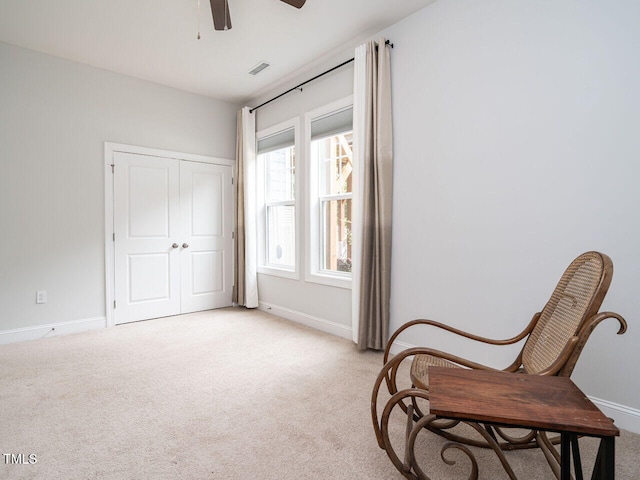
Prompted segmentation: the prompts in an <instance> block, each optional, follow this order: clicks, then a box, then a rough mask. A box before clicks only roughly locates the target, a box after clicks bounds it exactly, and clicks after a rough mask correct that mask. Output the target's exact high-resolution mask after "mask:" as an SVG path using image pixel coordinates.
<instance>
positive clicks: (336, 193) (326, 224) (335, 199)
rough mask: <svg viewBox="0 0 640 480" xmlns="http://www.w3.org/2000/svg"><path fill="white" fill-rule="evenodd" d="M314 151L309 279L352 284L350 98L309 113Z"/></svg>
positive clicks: (311, 153) (309, 137)
mask: <svg viewBox="0 0 640 480" xmlns="http://www.w3.org/2000/svg"><path fill="white" fill-rule="evenodd" d="M305 127H306V128H305V130H306V132H307V135H306V136H307V142H308V152H309V165H310V166H309V212H308V213H309V221H308V226H309V228H308V238H309V241H308V249H307V250H308V256H309V258H308V260H309V268H308V270H309V271H308V272H307V280H309V281H314V282H318V283H324V284H328V285H334V286H339V287H345V288H349V287H350V286H351V247H352V236H351V228H352V224H351V221H352V216H351V212H352V196H353V188H352V187H353V151H352V148H353V107H352V98H351V97H349V98H346V99H343V100H340V101H338V102H334V103H332V104H330V105H327V106H325V107H322V108H319V109H317V110H314V111H312V112H309V113H308V114H307V115H306V123H305Z"/></svg>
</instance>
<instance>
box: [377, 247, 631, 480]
mask: <svg viewBox="0 0 640 480" xmlns="http://www.w3.org/2000/svg"><path fill="white" fill-rule="evenodd" d="M612 275H613V263H612V261H611V259H610V258H609V257H608V256H607V255H604V254H602V253H599V252H586V253H583V254H582V255H580V256H579V257H578V258H576V259H575V260H574V261H573V262H572V263H571V264H570V265H569V267H568V268H567V269H566V271H565V272H564V274H563V275H562V277H561V278H560V281H559V282H558V285H557V286H556V288H555V290H554V291H553V293H552V295H551V298H550V299H549V301H548V302H547V304H546V305H545V306H544V308H543V309H542V311H540V312H538V313H536V314H535V315H534V316H533V318H532V319H531V321H530V322H529V324H528V325H527V327H526V328H525V329H524V330H523V331H522V332H521V333H520V334H518V335H516V336H515V337H513V338H509V339H506V340H493V339H489V338H484V337H481V336H478V335H474V334H471V333H468V332H464V331H461V330H459V329H456V328H453V327H450V326H448V325H445V324H443V323H439V322H435V321H432V320H424V319H419V320H413V321H410V322H408V323H406V324H404V325H403V326H402V327H400V328H399V329H398V330H397V331H396V332H395V333H394V334H393V336H392V337H391V338H390V339H389V342H388V343H387V347H386V349H385V352H384V358H383V362H384V367H383V368H382V370H381V371H380V374H379V375H378V378H377V379H376V382H375V385H374V388H373V393H372V398H371V413H372V420H373V426H374V430H375V434H376V438H377V441H378V445H379V446H380V448H382V449H384V450H385V451H386V452H387V455H389V457H390V458H391V460H392V462H393V463H394V464H395V465H396V467H397V468H398V469H399V470H400V472H401V473H403V475H405V476H406V477H407V478H427V477H426V476H424V477H421V476H418V477H416V476H414V475H413V474H411V473H410V469H411V465H407V461H406V460H405V463H404V464H403V463H402V462H401V461H400V460H399V458H398V456H397V455H396V453H395V452H394V450H393V446H392V445H391V441H390V439H389V432H388V422H389V416H390V415H391V411H392V410H393V408H394V407H396V406H400V407H401V408H402V410H403V411H404V412H405V413H406V414H408V415H410V416H411V417H412V418H411V419H408V420H412V422H420V421H421V420H422V421H421V422H420V423H421V425H422V426H423V427H424V428H425V429H427V430H430V431H431V432H433V433H436V434H438V435H440V436H442V437H444V438H446V439H448V440H450V441H453V442H456V443H458V444H466V445H471V446H476V447H484V448H492V449H494V450H498V451H497V452H496V453H498V456H499V457H500V459H501V461H502V462H503V465H504V464H505V462H506V460H504V456H503V455H502V452H501V450H514V449H520V448H535V447H540V446H541V445H540V444H541V443H545V444H546V445H547V446H549V445H550V442H551V441H550V440H549V439H547V437H546V435H544V434H543V435H540V433H539V432H535V431H531V432H526V433H524V434H520V435H519V436H514V435H511V434H508V433H507V432H505V431H504V430H502V429H500V428H498V427H490V426H489V427H488V428H485V430H486V431H488V432H489V437H491V438H488V437H487V435H486V434H485V433H483V432H480V433H481V438H480V439H478V438H470V437H467V436H464V435H461V434H459V433H456V432H455V431H454V430H453V429H454V427H455V426H456V425H457V424H458V423H459V422H458V421H452V420H439V419H429V418H427V417H432V416H429V415H425V414H424V413H423V412H422V411H421V409H420V406H419V405H418V399H422V400H428V399H429V367H431V366H439V367H452V368H472V369H484V370H496V369H495V368H491V367H488V366H486V365H482V364H479V363H476V362H473V361H470V360H467V359H464V358H461V357H459V356H456V355H452V354H450V353H447V352H443V351H440V350H436V349H433V348H425V347H414V348H409V349H407V350H404V351H402V352H400V353H398V354H397V355H395V356H394V357H393V358H391V359H389V357H390V349H391V346H392V345H393V342H394V341H395V340H396V338H397V337H398V335H400V334H401V333H402V332H404V331H406V330H407V329H409V328H412V327H416V326H428V327H432V328H438V329H442V330H445V331H447V332H450V333H451V334H454V335H457V336H460V337H464V338H468V339H470V340H473V341H477V342H481V343H485V344H489V345H495V346H504V345H512V344H515V343H518V342H520V341H522V340H525V339H526V341H525V343H524V345H523V348H522V350H521V351H520V353H519V354H518V356H517V357H516V359H515V360H514V361H513V363H511V365H509V366H508V367H506V368H504V369H503V371H507V372H514V373H516V372H518V373H522V374H533V375H558V376H566V377H569V376H570V375H571V373H572V372H573V369H574V367H575V365H576V362H577V361H578V358H579V357H580V353H581V352H582V350H583V348H584V346H585V344H586V343H587V340H588V339H589V336H590V335H591V332H593V330H594V329H595V328H596V326H597V325H598V324H599V323H600V322H602V321H603V320H605V319H608V318H614V319H616V320H617V321H618V322H619V324H620V328H619V330H618V332H617V333H618V334H619V335H620V334H623V333H624V332H625V331H626V329H627V323H626V321H625V319H624V318H622V317H621V316H620V315H618V314H617V313H613V312H598V310H599V308H600V306H601V304H602V302H603V300H604V297H605V295H606V293H607V290H608V289H609V285H610V283H611V277H612ZM407 359H412V362H411V368H410V373H409V376H410V379H411V384H412V388H410V389H404V390H399V389H398V385H397V380H398V371H399V368H400V366H401V364H403V362H404V361H405V360H407ZM383 382H384V383H385V384H386V386H387V389H388V392H389V394H390V395H391V396H392V397H391V399H389V400H388V402H387V405H386V407H385V409H384V411H383V413H382V416H381V417H380V416H379V414H378V408H377V402H378V397H379V394H380V389H381V386H382V383H383ZM422 400H420V401H422ZM405 401H406V402H407V403H405ZM472 427H473V428H474V429H476V430H478V428H476V426H474V425H472ZM554 443H556V442H555V441H554ZM456 448H461V449H462V448H466V447H460V446H456ZM468 455H469V454H468ZM545 455H546V453H545ZM409 457H410V458H412V459H413V452H410V453H409V454H408V455H407V453H406V452H405V459H407V458H409ZM473 462H475V460H473ZM413 467H414V468H415V467H416V466H415V465H413ZM415 469H416V471H417V472H420V470H419V467H417V468H415ZM505 469H507V466H505Z"/></svg>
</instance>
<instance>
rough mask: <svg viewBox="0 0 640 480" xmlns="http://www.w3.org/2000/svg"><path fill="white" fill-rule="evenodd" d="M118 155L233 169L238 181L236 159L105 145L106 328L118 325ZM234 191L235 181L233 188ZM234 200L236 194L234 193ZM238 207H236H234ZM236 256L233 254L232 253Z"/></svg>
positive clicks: (130, 146)
mask: <svg viewBox="0 0 640 480" xmlns="http://www.w3.org/2000/svg"><path fill="white" fill-rule="evenodd" d="M115 153H131V154H135V155H150V156H154V157H164V158H174V159H177V160H187V161H189V162H200V163H212V164H215V165H226V166H230V167H231V172H232V173H231V175H232V178H235V168H234V167H235V164H236V162H235V161H234V160H230V159H227V158H219V157H208V156H205V155H197V154H193V153H182V152H173V151H170V150H160V149H157V148H149V147H139V146H135V145H126V144H122V143H113V142H105V143H104V251H105V255H104V262H105V316H106V319H107V322H106V324H107V327H113V326H115V314H114V311H113V310H114V307H113V302H114V299H115V248H114V240H113V235H114V231H115V229H114V209H113V201H114V192H113V181H114V177H113V169H112V165H113V163H114V160H113V155H114V154H115ZM233 189H234V192H235V182H234V185H233ZM232 197H233V199H234V200H233V201H235V194H232ZM234 208H235V205H234ZM231 253H232V254H233V252H231Z"/></svg>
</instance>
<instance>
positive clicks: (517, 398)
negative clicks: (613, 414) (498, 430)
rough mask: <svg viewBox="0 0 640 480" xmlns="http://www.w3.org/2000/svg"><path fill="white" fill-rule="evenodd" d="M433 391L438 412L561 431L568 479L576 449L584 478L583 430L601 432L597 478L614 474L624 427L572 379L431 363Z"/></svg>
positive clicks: (579, 471) (433, 404) (606, 479)
mask: <svg viewBox="0 0 640 480" xmlns="http://www.w3.org/2000/svg"><path fill="white" fill-rule="evenodd" d="M429 392H430V393H429V408H430V412H431V413H432V414H435V415H437V416H438V417H442V418H448V419H455V420H463V421H471V422H478V423H486V424H490V425H500V426H506V427H516V428H518V427H520V428H531V429H534V430H541V431H553V432H560V435H561V442H560V459H561V460H560V475H561V476H560V478H561V479H562V480H565V479H567V480H568V479H570V478H571V475H570V473H571V449H573V457H574V469H575V475H576V479H582V467H581V466H580V452H579V448H578V435H583V436H592V437H599V438H600V439H601V440H600V448H599V450H598V455H597V458H596V464H595V468H594V472H593V476H592V479H593V480H595V479H597V480H610V479H613V478H614V467H615V449H614V446H615V437H616V436H619V435H620V431H619V430H618V429H617V428H616V426H615V425H614V424H613V421H612V420H611V419H610V418H607V417H606V416H605V415H604V414H603V413H602V412H601V411H600V410H598V408H597V407H596V406H595V405H594V404H593V403H591V401H590V400H589V399H588V398H587V396H586V395H585V394H584V393H583V392H582V391H581V390H580V389H579V388H578V387H577V386H576V385H575V384H574V383H573V382H572V381H571V379H569V378H566V377H546V376H540V375H526V374H517V373H506V372H494V371H484V370H467V369H461V368H444V367H431V368H429ZM547 460H549V456H547ZM556 468H557V467H556Z"/></svg>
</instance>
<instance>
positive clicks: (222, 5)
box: [210, 0, 307, 30]
mask: <svg viewBox="0 0 640 480" xmlns="http://www.w3.org/2000/svg"><path fill="white" fill-rule="evenodd" d="M210 1H211V13H212V14H213V27H214V28H215V29H216V30H229V29H230V28H231V16H230V15H229V2H228V0H210ZM280 1H281V2H284V3H286V4H288V5H291V6H292V7H296V8H302V6H303V5H304V4H305V2H306V1H307V0H280Z"/></svg>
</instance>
